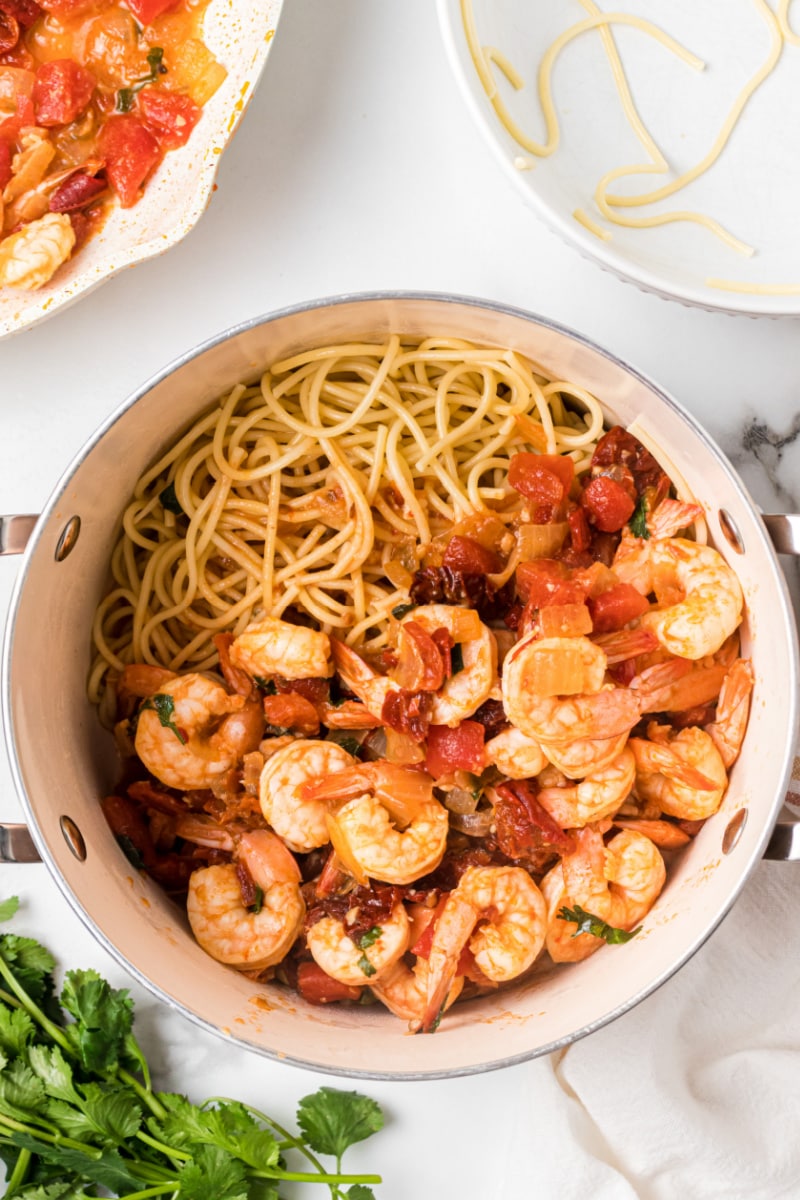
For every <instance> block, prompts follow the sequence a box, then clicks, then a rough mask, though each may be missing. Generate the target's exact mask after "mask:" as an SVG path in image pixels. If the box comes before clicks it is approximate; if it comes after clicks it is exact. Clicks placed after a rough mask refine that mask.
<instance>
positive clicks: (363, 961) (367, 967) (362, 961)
mask: <svg viewBox="0 0 800 1200" xmlns="http://www.w3.org/2000/svg"><path fill="white" fill-rule="evenodd" d="M358 966H359V968H360V969H361V970H362V971H363V972H364V974H365V975H366V977H367V979H369V978H370V977H371V976H372V975H376V974H377V972H378V968H377V967H373V965H372V963H371V962H370V961H369V959H368V958H367V956H366V954H362V955H361V957H360V958H359V960H358Z"/></svg>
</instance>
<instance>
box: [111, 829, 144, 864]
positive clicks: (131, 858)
mask: <svg viewBox="0 0 800 1200" xmlns="http://www.w3.org/2000/svg"><path fill="white" fill-rule="evenodd" d="M117 845H118V846H119V848H120V850H121V851H122V853H123V854H124V855H125V857H126V858H127V860H128V862H129V863H130V864H131V866H132V867H135V868H136V870H137V871H141V869H142V867H143V866H144V862H143V861H142V856H141V854H140V853H139V851H138V850H137V849H136V847H135V846H134V844H133V842H132V841H131V839H130V838H129V837H128V835H127V834H125V833H118V834H117Z"/></svg>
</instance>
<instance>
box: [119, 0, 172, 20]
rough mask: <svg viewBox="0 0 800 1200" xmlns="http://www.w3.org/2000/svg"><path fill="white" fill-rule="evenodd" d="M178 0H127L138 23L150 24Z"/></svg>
mask: <svg viewBox="0 0 800 1200" xmlns="http://www.w3.org/2000/svg"><path fill="white" fill-rule="evenodd" d="M177 3H178V0H128V8H129V9H130V10H131V12H132V13H133V15H134V16H135V17H136V20H137V21H138V22H139V24H140V25H151V24H152V22H153V21H155V19H156V17H160V16H161V14H162V13H165V12H166V11H167V9H169V8H174V7H175V5H176V4H177Z"/></svg>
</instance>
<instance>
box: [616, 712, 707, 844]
mask: <svg viewBox="0 0 800 1200" xmlns="http://www.w3.org/2000/svg"><path fill="white" fill-rule="evenodd" d="M647 735H648V736H647V738H631V739H630V741H629V743H628V745H629V746H630V748H631V750H632V751H633V753H634V756H635V758H636V791H637V793H638V794H639V795H640V796H641V797H642V798H643V799H644V800H646V801H648V802H652V803H654V804H657V805H658V807H659V808H660V810H661V812H663V813H667V815H668V816H670V817H682V818H683V819H684V820H688V821H700V820H703V819H704V818H705V817H710V816H711V815H712V813H715V812H716V811H717V809H718V808H719V806H720V804H721V802H722V797H723V794H724V792H725V788H726V787H727V785H728V776H727V772H726V770H725V764H724V762H723V761H722V757H721V755H720V752H719V750H718V749H717V747H716V746H715V745H714V742H713V741H712V739H711V737H710V736H709V735H708V734H707V733H706V732H705V730H703V729H698V728H697V726H689V728H687V729H681V730H680V732H679V733H677V734H675V736H674V737H673V736H671V730H670V729H669V727H668V726H664V725H657V724H656V723H655V722H654V721H653V722H651V723H650V725H649V726H648V730H647Z"/></svg>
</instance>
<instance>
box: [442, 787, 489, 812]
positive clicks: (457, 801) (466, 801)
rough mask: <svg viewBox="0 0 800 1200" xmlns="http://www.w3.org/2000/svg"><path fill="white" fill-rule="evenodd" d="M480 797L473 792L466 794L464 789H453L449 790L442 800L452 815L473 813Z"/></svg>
mask: <svg viewBox="0 0 800 1200" xmlns="http://www.w3.org/2000/svg"><path fill="white" fill-rule="evenodd" d="M479 799H480V796H479V795H477V794H475V793H474V792H468V791H467V789H466V788H460V787H454V788H451V789H450V791H449V792H448V793H447V795H446V796H445V799H444V803H445V808H449V809H450V812H453V813H461V814H463V813H473V812H475V809H476V808H477V807H478V800H479Z"/></svg>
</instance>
